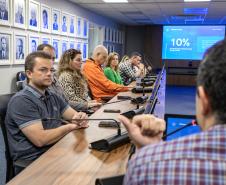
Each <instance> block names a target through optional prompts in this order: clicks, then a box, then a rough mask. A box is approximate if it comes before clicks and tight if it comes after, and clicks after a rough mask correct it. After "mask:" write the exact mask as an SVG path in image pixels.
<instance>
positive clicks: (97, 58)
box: [83, 45, 128, 101]
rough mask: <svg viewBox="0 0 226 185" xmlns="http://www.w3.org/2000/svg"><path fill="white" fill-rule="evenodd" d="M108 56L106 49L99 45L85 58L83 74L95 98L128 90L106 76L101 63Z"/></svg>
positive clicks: (99, 98) (98, 98)
mask: <svg viewBox="0 0 226 185" xmlns="http://www.w3.org/2000/svg"><path fill="white" fill-rule="evenodd" d="M107 56H108V51H107V49H106V48H105V47H104V46H102V45H99V46H97V47H96V48H95V49H94V51H93V56H92V58H90V59H87V60H86V63H85V64H84V67H83V74H84V75H85V77H86V78H87V80H88V84H89V87H90V89H91V91H92V94H93V97H94V99H95V100H98V101H100V100H101V97H109V96H115V95H116V94H117V93H118V92H122V91H128V87H126V86H123V85H118V84H116V83H114V82H112V81H110V80H108V79H107V78H106V76H105V75H104V72H103V70H102V68H101V65H102V64H104V63H105V61H106V59H107Z"/></svg>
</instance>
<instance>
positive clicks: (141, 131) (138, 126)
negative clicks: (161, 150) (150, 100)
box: [118, 115, 166, 148]
mask: <svg viewBox="0 0 226 185" xmlns="http://www.w3.org/2000/svg"><path fill="white" fill-rule="evenodd" d="M118 119H119V121H120V122H122V123H123V125H124V126H125V127H126V129H127V131H128V133H129V136H130V138H131V139H132V140H133V142H134V144H135V145H136V146H137V147H138V148H140V147H142V146H145V145H148V144H155V143H159V142H160V141H161V140H162V139H161V138H162V136H163V132H164V130H165V127H166V126H165V121H164V120H162V119H159V118H157V117H155V116H153V115H138V116H135V117H134V118H133V120H132V123H131V122H130V120H129V119H127V118H126V117H124V116H119V118H118Z"/></svg>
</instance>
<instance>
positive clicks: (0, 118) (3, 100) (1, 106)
mask: <svg viewBox="0 0 226 185" xmlns="http://www.w3.org/2000/svg"><path fill="white" fill-rule="evenodd" d="M13 95H14V93H13V94H6V95H0V125H1V129H2V133H3V137H4V141H5V148H6V160H7V176H6V180H7V181H8V180H9V179H10V178H11V177H12V176H13V162H12V160H11V157H10V153H9V145H8V139H7V131H6V127H5V116H6V111H7V106H8V102H9V100H10V98H11V97H12V96H13Z"/></svg>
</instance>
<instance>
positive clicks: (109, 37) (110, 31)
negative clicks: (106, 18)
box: [108, 28, 112, 42]
mask: <svg viewBox="0 0 226 185" xmlns="http://www.w3.org/2000/svg"><path fill="white" fill-rule="evenodd" d="M111 35H112V30H111V28H108V42H111Z"/></svg>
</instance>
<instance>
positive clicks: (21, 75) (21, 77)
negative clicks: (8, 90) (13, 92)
mask: <svg viewBox="0 0 226 185" xmlns="http://www.w3.org/2000/svg"><path fill="white" fill-rule="evenodd" d="M25 80H26V74H25V72H24V71H19V72H18V73H17V74H16V87H17V91H20V90H22V89H23V88H24V81H25Z"/></svg>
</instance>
